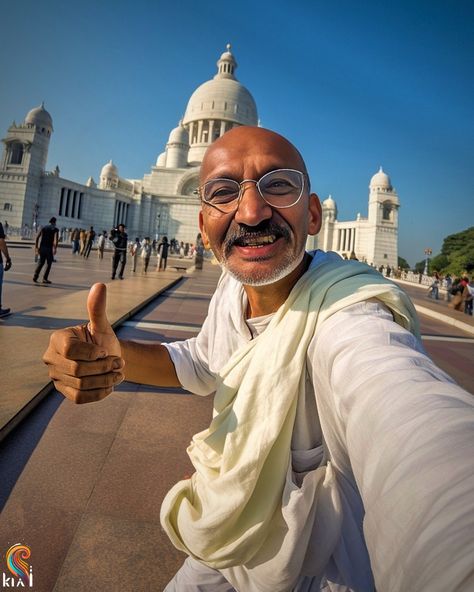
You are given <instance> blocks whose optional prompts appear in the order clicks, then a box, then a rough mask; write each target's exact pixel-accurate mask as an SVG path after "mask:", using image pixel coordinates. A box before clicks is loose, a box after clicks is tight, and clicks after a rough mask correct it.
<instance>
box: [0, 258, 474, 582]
mask: <svg viewBox="0 0 474 592" xmlns="http://www.w3.org/2000/svg"><path fill="white" fill-rule="evenodd" d="M11 253H12V258H13V266H14V267H13V269H12V270H11V272H8V273H7V274H5V280H6V284H5V286H4V295H5V297H4V303H5V306H10V307H12V308H13V309H14V311H15V313H14V314H13V315H11V316H10V317H8V318H6V319H4V320H2V321H0V347H1V350H2V354H1V355H2V365H1V380H2V384H3V385H4V388H3V389H2V395H1V397H0V409H2V413H4V418H6V419H7V422H6V423H7V425H8V421H11V420H12V418H14V417H15V416H17V415H16V414H17V413H18V412H19V411H20V408H21V406H22V405H23V404H24V402H25V401H26V402H28V401H29V400H31V399H33V398H34V397H35V395H38V393H43V394H44V393H47V394H46V396H44V398H42V399H41V401H39V403H38V405H37V406H36V407H35V408H34V409H33V410H32V411H31V412H30V413H29V414H28V415H26V416H21V415H20V416H18V418H19V419H21V421H19V422H18V424H17V425H16V426H15V428H14V429H13V430H12V431H11V432H10V433H9V434H8V435H7V436H6V437H5V438H4V439H3V442H2V443H1V444H0V473H1V474H2V483H1V486H0V499H1V504H0V507H1V506H2V505H3V511H2V515H1V518H0V548H2V549H6V548H8V546H9V545H11V544H13V543H17V542H22V543H24V544H27V545H28V546H29V547H30V548H31V551H32V556H31V563H32V565H33V569H34V578H35V586H34V589H35V590H36V591H37V592H38V591H40V592H49V591H54V592H81V591H87V592H94V591H97V592H98V591H101V592H102V591H104V590H110V591H113V592H122V591H123V592H130V591H132V590H133V591H134V592H148V591H150V590H156V591H159V590H163V587H164V585H165V584H166V582H167V581H168V580H169V579H170V578H171V577H172V575H173V574H174V572H175V571H176V570H177V569H178V567H179V566H180V564H181V562H182V561H183V558H184V556H183V555H182V554H181V553H179V552H177V551H176V550H175V549H174V548H173V547H172V546H171V544H170V543H169V541H168V539H167V537H166V536H165V535H164V533H163V531H162V529H161V527H160V523H159V511H160V505H161V501H162V499H163V497H164V495H165V493H166V492H167V491H168V489H169V488H170V487H171V486H172V485H173V484H174V483H176V481H178V480H179V479H181V478H183V477H184V476H186V475H189V474H190V473H191V472H192V467H191V465H190V463H189V461H188V459H187V455H186V447H187V445H188V444H189V440H190V438H191V436H192V434H194V433H196V432H198V431H200V430H202V429H204V428H205V427H206V426H207V425H208V423H209V421H210V418H211V413H212V400H211V398H210V397H207V398H201V397H196V396H193V395H190V394H189V393H186V392H185V391H182V390H181V389H158V388H153V387H147V386H143V385H137V384H131V383H123V384H122V385H120V387H118V388H117V390H116V392H115V393H113V394H112V395H111V396H109V397H108V398H106V399H105V400H104V401H101V402H100V403H95V404H92V405H85V406H76V405H74V404H72V403H70V402H69V401H66V400H64V399H63V398H62V396H61V395H59V394H58V393H56V392H55V391H54V390H53V391H50V390H49V389H48V388H47V385H48V377H47V372H46V368H45V367H44V365H43V364H42V362H41V355H42V353H43V351H44V349H45V347H46V344H47V340H48V337H49V334H50V333H51V331H52V330H54V329H55V328H57V327H60V326H67V325H70V324H71V323H78V322H82V321H83V320H85V319H86V309H85V302H86V297H87V291H88V288H89V287H90V285H91V284H92V283H94V282H96V281H104V282H105V283H106V284H107V288H108V295H109V296H108V314H109V315H110V318H111V319H112V320H113V321H114V322H115V323H116V325H117V326H118V327H119V328H118V329H117V331H118V334H119V336H120V337H121V338H133V339H140V340H160V341H169V340H175V339H185V338H187V337H191V336H193V335H196V334H197V332H198V331H199V329H200V327H201V325H202V322H203V320H204V318H205V315H206V311H207V307H208V304H209V301H210V298H211V296H212V293H213V291H214V288H215V285H216V283H217V280H218V277H219V268H218V267H217V266H214V265H212V264H211V263H210V262H208V261H206V262H205V264H204V269H203V270H202V271H200V270H194V269H193V267H192V265H193V262H192V261H188V260H184V261H183V260H176V261H175V262H173V261H171V265H173V263H176V264H180V263H184V264H185V266H187V267H188V266H189V269H188V272H187V273H186V272H183V271H180V272H178V271H176V270H175V269H173V268H170V270H169V271H167V272H166V273H157V272H156V271H152V272H151V273H149V274H147V276H143V275H142V274H141V273H137V274H135V275H133V274H132V273H131V272H130V263H129V264H128V265H127V271H126V279H125V280H124V281H122V282H120V281H118V280H115V281H113V282H112V281H110V254H109V255H107V256H106V258H105V259H104V260H103V261H98V260H97V259H96V255H95V253H94V252H93V253H92V255H91V258H90V259H89V260H88V261H84V260H83V259H82V258H78V257H73V256H72V255H71V253H70V250H69V249H60V250H59V252H58V256H57V259H58V262H57V263H56V264H55V265H54V267H53V270H52V273H51V276H50V277H51V279H52V281H53V282H54V283H53V284H52V285H51V286H36V285H34V284H33V283H32V282H31V277H32V273H33V269H34V262H33V252H32V250H31V248H28V249H20V248H11ZM403 287H404V288H405V289H406V290H407V291H408V292H409V293H410V295H411V296H412V298H413V300H414V302H415V304H416V306H417V307H418V309H419V310H423V309H427V311H426V310H425V313H427V314H422V315H421V317H420V318H421V324H422V333H423V335H424V345H425V347H426V349H427V350H428V352H429V353H430V355H432V357H433V358H434V359H435V361H436V362H437V363H438V364H439V365H440V366H441V367H442V368H444V369H445V370H447V371H448V372H449V373H450V374H452V375H453V376H454V377H455V378H456V380H457V381H458V382H459V383H460V384H462V385H463V386H464V387H465V388H467V389H468V390H470V392H474V381H473V378H472V367H473V362H474V323H473V321H472V317H467V316H466V315H463V314H462V313H458V312H456V311H453V310H452V309H450V308H448V307H447V304H446V302H444V301H431V300H429V299H428V298H427V297H426V288H422V287H419V286H416V285H414V286H411V285H405V284H403ZM428 315H429V316H428ZM5 385H6V386H5ZM9 406H11V407H9ZM15 409H16V411H15ZM10 416H11V417H10ZM9 418H10V419H9Z"/></svg>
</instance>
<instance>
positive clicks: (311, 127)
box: [0, 0, 474, 264]
mask: <svg viewBox="0 0 474 592" xmlns="http://www.w3.org/2000/svg"><path fill="white" fill-rule="evenodd" d="M473 31H474V3H473V2H472V1H470V0H457V1H456V2H447V1H444V0H442V1H441V0H431V1H429V0H426V1H425V0H411V1H406V0H399V1H397V2H393V1H391V2H389V1H380V0H379V1H377V0H370V1H364V0H359V1H357V2H356V1H354V0H332V1H331V2H328V1H327V0H292V1H291V2H290V1H289V0H287V1H281V0H272V1H271V2H270V1H266V0H265V1H264V0H262V1H260V2H259V1H258V0H240V1H239V2H238V3H237V2H235V3H234V2H214V1H208V2H206V1H205V0H202V1H201V2H196V1H195V0H194V1H192V0H175V1H174V2H170V1H169V0H166V1H162V0H154V1H149V2H146V1H144V0H135V1H134V2H131V1H127V2H125V1H121V0H116V1H114V2H111V1H108V0H105V1H103V2H96V1H94V2H91V1H89V0H82V1H81V2H75V3H71V2H65V1H64V0H61V1H59V0H44V1H43V2H37V1H35V2H33V1H32V0H25V1H23V2H21V3H19V2H17V3H13V2H8V3H7V2H6V1H5V0H0V40H1V45H2V51H1V52H0V133H1V134H2V137H4V135H5V133H6V130H7V127H8V126H9V125H10V124H11V122H12V121H13V120H16V121H17V122H20V121H22V120H23V118H24V117H25V115H26V113H27V112H28V111H29V109H31V108H32V107H35V106H37V105H38V104H40V103H41V101H43V100H44V101H45V106H46V108H47V110H48V111H49V112H50V113H51V115H52V117H53V124H54V134H53V137H52V140H51V145H50V151H49V159H48V168H49V169H53V168H54V166H55V165H56V164H58V165H59V167H60V169H61V176H63V177H65V178H68V179H72V180H74V181H79V182H85V181H86V179H87V178H88V177H89V176H90V175H92V176H93V177H94V178H95V180H96V181H97V180H98V176H99V171H100V169H101V167H102V165H103V164H105V163H106V162H107V161H108V160H109V159H113V161H114V162H115V163H116V164H117V166H118V169H119V173H120V176H122V177H126V178H136V179H137V178H141V177H143V175H144V174H145V173H149V172H150V167H151V166H152V165H153V164H154V163H155V161H156V158H157V156H158V154H159V153H161V152H162V151H163V149H164V146H165V144H166V141H167V138H168V135H169V132H170V130H171V129H172V128H173V127H175V125H176V124H177V123H178V121H179V119H180V118H181V117H182V115H183V114H184V111H185V108H186V104H187V101H188V99H189V97H190V95H191V94H192V92H193V91H194V90H195V89H196V87H197V86H199V85H200V84H201V83H203V82H205V81H206V80H209V79H210V78H212V77H213V76H214V74H215V72H216V65H215V63H216V61H217V59H218V57H219V56H220V54H221V53H222V52H223V51H224V50H225V45H226V43H228V42H230V43H231V44H232V51H233V53H234V55H235V58H236V60H237V63H238V69H237V71H236V75H237V78H238V79H239V81H240V82H241V83H242V84H244V85H245V86H246V87H247V88H248V89H249V90H250V92H251V93H252V95H253V96H254V98H255V101H256V103H257V107H258V112H259V117H260V119H261V124H262V125H263V126H264V127H268V128H270V129H274V130H275V131H278V132H279V133H281V134H283V135H285V136H287V137H288V138H289V139H290V140H291V141H293V142H294V143H295V144H296V146H297V147H298V148H299V149H300V151H301V152H302V154H303V156H304V158H305V160H306V162H307V165H308V170H309V173H310V176H311V180H312V186H313V188H314V189H315V190H316V191H317V193H318V194H319V195H320V197H321V198H322V199H324V198H326V197H327V196H328V195H329V194H332V196H333V198H334V199H335V200H336V202H337V205H338V210H339V215H338V218H339V220H353V219H355V217H356V215H357V213H358V212H360V213H361V214H362V215H367V198H368V184H369V181H370V177H371V176H372V175H373V174H374V173H375V172H376V171H377V170H378V168H379V166H380V165H382V166H383V167H384V170H385V171H386V172H387V173H388V174H389V175H390V177H391V179H392V183H393V185H394V186H395V188H396V189H397V191H398V194H399V197H400V202H401V209H400V232H399V254H400V255H401V256H402V257H405V258H406V259H407V260H408V261H409V262H410V263H411V264H414V263H415V261H419V260H420V259H422V258H423V251H424V249H425V248H426V247H431V248H432V249H433V251H434V253H436V252H438V251H439V249H440V247H441V243H442V239H443V238H444V237H445V236H446V235H448V234H452V233H454V232H459V231H461V230H464V229H465V228H468V227H469V226H472V225H474V182H473V179H474V176H473V168H474V159H473V155H474V34H473Z"/></svg>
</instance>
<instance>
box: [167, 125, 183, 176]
mask: <svg viewBox="0 0 474 592" xmlns="http://www.w3.org/2000/svg"><path fill="white" fill-rule="evenodd" d="M188 152H189V135H188V130H187V129H186V128H185V127H184V126H183V122H182V121H180V122H179V125H178V127H175V128H174V129H173V130H171V133H170V137H169V139H168V143H167V144H166V167H167V168H175V169H179V168H184V167H186V166H187V164H188Z"/></svg>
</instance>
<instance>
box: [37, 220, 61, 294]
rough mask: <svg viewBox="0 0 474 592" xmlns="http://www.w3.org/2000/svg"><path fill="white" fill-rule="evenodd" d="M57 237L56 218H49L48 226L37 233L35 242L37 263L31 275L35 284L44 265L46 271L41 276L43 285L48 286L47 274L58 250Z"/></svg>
mask: <svg viewBox="0 0 474 592" xmlns="http://www.w3.org/2000/svg"><path fill="white" fill-rule="evenodd" d="M58 236H59V232H58V229H57V228H56V218H54V217H53V218H51V220H50V221H49V224H47V225H46V226H44V227H43V228H42V229H41V230H40V231H39V233H38V236H37V237H36V241H35V249H36V254H37V255H39V262H38V265H37V266H36V269H35V273H34V275H33V281H34V282H35V284H37V283H38V277H39V274H40V273H41V269H42V268H43V265H44V264H45V263H46V270H45V272H44V275H43V284H50V283H51V282H50V280H49V279H48V276H49V272H50V270H51V264H52V263H53V259H54V256H55V255H56V250H57V248H58Z"/></svg>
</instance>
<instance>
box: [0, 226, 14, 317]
mask: <svg viewBox="0 0 474 592" xmlns="http://www.w3.org/2000/svg"><path fill="white" fill-rule="evenodd" d="M5 238H6V235H5V231H4V230H3V226H2V223H1V222H0V318H1V317H6V316H7V315H9V314H10V309H9V308H2V286H3V272H4V271H8V270H9V269H10V267H11V266H12V260H11V257H10V254H9V253H8V247H7V243H6V241H5ZM3 257H5V263H3Z"/></svg>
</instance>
